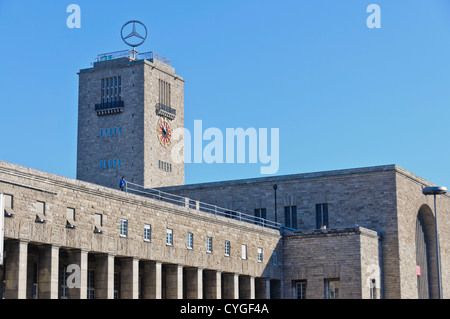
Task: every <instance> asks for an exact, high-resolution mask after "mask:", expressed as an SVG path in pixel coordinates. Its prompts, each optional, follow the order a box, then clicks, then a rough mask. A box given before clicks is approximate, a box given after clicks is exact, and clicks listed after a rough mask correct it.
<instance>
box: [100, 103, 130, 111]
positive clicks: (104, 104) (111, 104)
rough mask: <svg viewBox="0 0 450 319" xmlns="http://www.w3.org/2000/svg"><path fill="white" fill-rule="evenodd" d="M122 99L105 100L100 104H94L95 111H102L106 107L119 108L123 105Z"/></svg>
mask: <svg viewBox="0 0 450 319" xmlns="http://www.w3.org/2000/svg"><path fill="white" fill-rule="evenodd" d="M124 106H125V105H124V102H123V101H114V102H105V103H100V104H95V110H96V111H103V110H107V109H115V108H121V107H124Z"/></svg>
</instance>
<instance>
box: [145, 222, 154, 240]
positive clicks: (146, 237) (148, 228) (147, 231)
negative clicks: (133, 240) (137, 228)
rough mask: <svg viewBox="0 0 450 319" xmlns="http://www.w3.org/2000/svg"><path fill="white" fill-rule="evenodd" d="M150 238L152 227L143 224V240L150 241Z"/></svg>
mask: <svg viewBox="0 0 450 319" xmlns="http://www.w3.org/2000/svg"><path fill="white" fill-rule="evenodd" d="M151 239H152V228H151V226H150V225H148V224H145V225H144V240H145V241H150V240H151Z"/></svg>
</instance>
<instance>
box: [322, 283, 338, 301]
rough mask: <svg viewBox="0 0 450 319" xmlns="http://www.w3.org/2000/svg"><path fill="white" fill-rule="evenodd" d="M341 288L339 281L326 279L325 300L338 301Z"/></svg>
mask: <svg viewBox="0 0 450 319" xmlns="http://www.w3.org/2000/svg"><path fill="white" fill-rule="evenodd" d="M339 288H340V281H339V279H325V299H338V298H339Z"/></svg>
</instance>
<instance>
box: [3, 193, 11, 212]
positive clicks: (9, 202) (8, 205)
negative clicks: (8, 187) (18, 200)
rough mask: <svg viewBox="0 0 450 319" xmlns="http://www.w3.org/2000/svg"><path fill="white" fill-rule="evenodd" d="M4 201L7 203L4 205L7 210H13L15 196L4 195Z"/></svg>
mask: <svg viewBox="0 0 450 319" xmlns="http://www.w3.org/2000/svg"><path fill="white" fill-rule="evenodd" d="M3 200H4V202H5V204H4V205H5V208H10V209H13V196H12V195H8V194H4V195H3Z"/></svg>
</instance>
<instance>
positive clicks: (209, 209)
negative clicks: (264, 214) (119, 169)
mask: <svg viewBox="0 0 450 319" xmlns="http://www.w3.org/2000/svg"><path fill="white" fill-rule="evenodd" d="M125 191H126V192H127V193H132V194H136V195H141V196H145V197H148V198H152V199H156V200H159V201H163V202H166V203H170V204H174V205H178V206H182V207H185V208H189V209H194V210H198V211H201V212H205V213H209V214H213V215H216V216H222V217H227V218H231V219H234V220H238V221H242V222H247V223H251V224H255V225H259V226H263V227H267V228H272V229H277V230H279V229H280V227H281V224H280V223H276V222H274V221H271V220H267V219H264V218H261V217H256V216H252V215H248V214H244V213H241V212H238V211H235V210H230V209H226V208H222V207H219V206H216V205H212V204H208V203H203V202H200V201H196V200H193V199H190V198H187V197H183V196H178V195H175V194H171V193H166V192H162V191H160V190H158V189H152V188H144V187H143V186H141V185H138V184H134V183H131V182H126V183H125Z"/></svg>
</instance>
